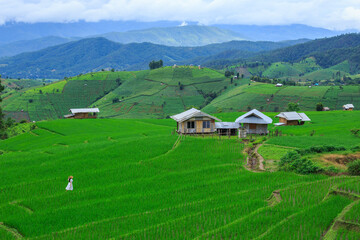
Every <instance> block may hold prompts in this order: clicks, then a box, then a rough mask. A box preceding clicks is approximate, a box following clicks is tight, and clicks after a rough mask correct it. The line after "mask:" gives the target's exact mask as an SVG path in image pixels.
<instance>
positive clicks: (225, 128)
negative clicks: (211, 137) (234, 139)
mask: <svg viewBox="0 0 360 240" xmlns="http://www.w3.org/2000/svg"><path fill="white" fill-rule="evenodd" d="M215 127H216V131H217V133H218V134H219V135H226V136H229V135H230V136H236V135H237V131H238V129H239V123H236V122H216V123H215Z"/></svg>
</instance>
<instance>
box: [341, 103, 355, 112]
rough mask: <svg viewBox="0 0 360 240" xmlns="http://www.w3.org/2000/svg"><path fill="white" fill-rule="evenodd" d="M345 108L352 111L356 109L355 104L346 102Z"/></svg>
mask: <svg viewBox="0 0 360 240" xmlns="http://www.w3.org/2000/svg"><path fill="white" fill-rule="evenodd" d="M343 109H344V110H345V111H352V110H353V109H354V105H352V104H345V105H344V106H343Z"/></svg>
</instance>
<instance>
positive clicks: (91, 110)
mask: <svg viewBox="0 0 360 240" xmlns="http://www.w3.org/2000/svg"><path fill="white" fill-rule="evenodd" d="M70 112H71V113H72V114H75V113H97V112H100V111H99V109H98V108H72V109H70Z"/></svg>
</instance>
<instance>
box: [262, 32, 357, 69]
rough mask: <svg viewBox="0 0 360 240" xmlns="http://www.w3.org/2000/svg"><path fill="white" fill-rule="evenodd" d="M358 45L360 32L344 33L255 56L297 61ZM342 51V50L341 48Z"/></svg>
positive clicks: (271, 60) (273, 60) (269, 59)
mask: <svg viewBox="0 0 360 240" xmlns="http://www.w3.org/2000/svg"><path fill="white" fill-rule="evenodd" d="M357 46H360V34H358V33H352V34H344V35H340V36H336V37H332V38H322V39H317V40H313V41H309V42H306V43H302V44H297V45H295V46H290V47H286V48H282V49H277V50H274V51H271V52H268V53H265V54H262V55H259V56H257V57H255V59H256V60H261V61H265V62H280V61H283V62H297V61H299V60H302V59H304V58H305V57H310V56H314V55H316V56H318V57H322V54H325V53H327V54H331V53H335V52H336V53H339V51H333V50H334V49H343V48H347V49H350V48H353V47H357ZM340 52H342V51H341V50H340ZM346 54H347V55H348V54H350V52H349V51H347V52H346ZM351 54H352V53H351ZM345 58H346V60H347V59H348V58H347V56H346V57H345ZM343 59H344V58H343ZM342 61H344V60H342ZM339 62H341V61H339ZM339 62H337V63H339ZM337 63H335V64H337ZM335 64H332V65H335Z"/></svg>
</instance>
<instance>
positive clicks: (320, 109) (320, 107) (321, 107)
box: [316, 102, 324, 111]
mask: <svg viewBox="0 0 360 240" xmlns="http://www.w3.org/2000/svg"><path fill="white" fill-rule="evenodd" d="M323 108H324V105H323V104H322V103H321V102H319V103H317V104H316V111H322V110H323Z"/></svg>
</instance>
